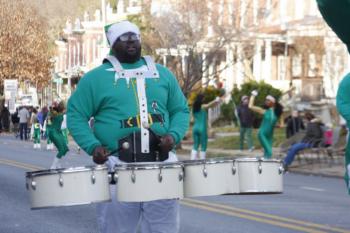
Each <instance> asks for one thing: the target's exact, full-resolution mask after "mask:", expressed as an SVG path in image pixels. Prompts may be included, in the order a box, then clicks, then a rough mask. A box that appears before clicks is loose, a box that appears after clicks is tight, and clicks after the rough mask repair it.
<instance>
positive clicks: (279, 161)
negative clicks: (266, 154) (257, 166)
mask: <svg viewBox="0 0 350 233" xmlns="http://www.w3.org/2000/svg"><path fill="white" fill-rule="evenodd" d="M236 162H267V163H276V162H277V163H282V160H280V159H266V158H238V159H236Z"/></svg>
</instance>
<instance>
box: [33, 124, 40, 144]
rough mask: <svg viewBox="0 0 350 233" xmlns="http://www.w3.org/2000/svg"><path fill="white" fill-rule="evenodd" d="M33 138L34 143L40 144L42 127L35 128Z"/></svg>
mask: <svg viewBox="0 0 350 233" xmlns="http://www.w3.org/2000/svg"><path fill="white" fill-rule="evenodd" d="M33 138H34V144H40V128H38V129H35V128H34V134H33Z"/></svg>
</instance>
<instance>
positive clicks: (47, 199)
mask: <svg viewBox="0 0 350 233" xmlns="http://www.w3.org/2000/svg"><path fill="white" fill-rule="evenodd" d="M26 188H27V190H28V192H29V196H30V202H31V209H41V208H50V207H60V206H74V205H83V204H91V203H97V202H105V201H110V200H111V196H110V191H109V180H108V172H107V167H105V166H96V167H95V166H91V167H76V168H66V169H53V170H40V171H34V172H27V173H26Z"/></svg>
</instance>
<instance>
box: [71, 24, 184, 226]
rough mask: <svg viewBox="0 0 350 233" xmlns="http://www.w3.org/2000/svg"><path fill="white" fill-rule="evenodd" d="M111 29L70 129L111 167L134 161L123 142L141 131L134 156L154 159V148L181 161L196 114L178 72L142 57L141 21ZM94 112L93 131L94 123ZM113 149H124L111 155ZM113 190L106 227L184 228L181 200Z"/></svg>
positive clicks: (78, 94) (103, 217)
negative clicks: (135, 197) (179, 151)
mask: <svg viewBox="0 0 350 233" xmlns="http://www.w3.org/2000/svg"><path fill="white" fill-rule="evenodd" d="M105 31H106V36H107V39H108V42H109V44H110V46H111V54H110V56H108V57H107V58H106V59H105V60H104V61H103V64H102V65H100V66H98V67H96V68H95V69H93V70H91V71H89V72H88V73H86V74H85V75H84V77H83V78H82V79H81V80H80V81H79V83H78V86H77V88H76V90H75V92H74V93H73V94H72V96H71V97H70V99H69V101H68V105H67V125H68V129H69V132H70V133H71V135H72V137H73V138H74V140H75V141H76V142H77V144H78V145H79V146H80V147H81V148H82V149H83V150H84V151H86V152H87V153H88V154H89V155H92V158H93V161H94V162H95V163H97V164H104V163H106V165H107V166H108V167H109V169H110V170H112V169H113V167H114V165H115V164H118V163H123V162H124V163H125V162H130V161H129V160H128V159H130V158H128V156H127V155H125V154H126V153H125V151H126V150H128V151H129V149H124V148H122V146H121V145H123V144H122V143H120V142H122V141H123V140H124V139H125V138H128V137H129V136H130V135H138V136H139V137H140V141H141V142H137V143H135V144H136V145H137V148H140V150H136V152H135V151H132V154H134V155H135V154H136V155H135V156H136V157H134V158H132V159H133V161H140V160H141V161H142V159H144V160H147V161H151V159H152V158H153V154H154V152H155V151H154V150H153V149H152V148H154V147H157V148H158V149H159V150H160V151H162V152H164V154H166V157H167V159H166V158H163V159H165V160H164V162H170V161H176V160H177V158H176V155H175V153H174V147H175V145H176V144H177V143H179V142H180V141H181V139H182V138H183V137H184V135H185V133H186V131H187V129H188V125H189V115H190V114H189V109H188V105H187V101H186V98H185V97H184V95H183V93H182V91H181V89H180V86H179V84H178V82H177V80H176V78H175V76H174V75H173V74H172V73H171V72H170V71H169V70H168V69H167V68H166V67H164V66H162V65H160V64H155V63H153V62H152V61H151V59H150V57H146V56H145V57H141V41H140V40H141V38H140V31H139V28H138V27H137V26H136V25H135V24H133V23H131V22H129V21H122V22H119V23H115V24H112V25H108V26H107V27H106V28H105ZM144 74H146V75H144ZM91 117H94V129H93V131H92V130H91V129H90V127H89V124H88V121H89V120H90V119H91ZM154 134H156V135H157V137H158V139H159V141H158V142H156V143H154V142H152V141H151V140H150V139H151V137H152V135H153V136H154ZM157 137H156V138H157ZM156 141H157V140H156ZM154 144H156V145H154ZM130 148H131V149H130V150H133V148H134V146H130ZM111 151H119V152H116V153H113V155H111V154H110V152H111ZM163 159H162V160H161V161H163ZM133 161H131V162H133ZM145 185H147V184H145ZM111 192H112V202H111V203H102V204H98V205H97V213H98V221H97V222H98V225H99V229H100V232H103V233H109V232H113V233H118V232H136V229H138V227H140V228H141V229H142V230H141V231H142V232H143V233H147V232H159V233H165V232H166V233H177V232H178V231H179V218H178V211H179V203H178V200H174V199H167V200H157V201H151V202H132V203H131V202H130V203H129V202H122V203H121V202H119V201H118V200H116V198H115V195H113V194H114V193H115V186H114V185H111ZM155 223H156V224H155Z"/></svg>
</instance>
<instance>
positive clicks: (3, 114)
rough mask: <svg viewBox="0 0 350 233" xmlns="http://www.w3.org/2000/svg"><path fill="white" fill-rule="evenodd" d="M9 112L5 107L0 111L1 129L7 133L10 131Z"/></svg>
mask: <svg viewBox="0 0 350 233" xmlns="http://www.w3.org/2000/svg"><path fill="white" fill-rule="evenodd" d="M10 115H11V114H10V112H9V110H8V108H7V106H6V105H5V106H4V107H3V108H2V111H1V119H0V120H1V121H2V127H3V129H4V131H5V132H8V131H10Z"/></svg>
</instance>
